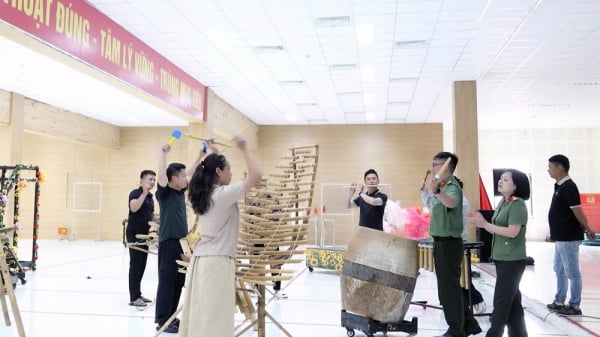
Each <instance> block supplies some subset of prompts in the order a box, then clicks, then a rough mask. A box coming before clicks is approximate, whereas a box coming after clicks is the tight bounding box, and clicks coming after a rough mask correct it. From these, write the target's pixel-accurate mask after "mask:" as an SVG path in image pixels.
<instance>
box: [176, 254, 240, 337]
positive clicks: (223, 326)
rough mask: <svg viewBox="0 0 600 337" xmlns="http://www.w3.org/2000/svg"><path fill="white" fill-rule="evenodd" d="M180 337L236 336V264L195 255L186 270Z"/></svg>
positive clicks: (218, 257) (229, 260)
mask: <svg viewBox="0 0 600 337" xmlns="http://www.w3.org/2000/svg"><path fill="white" fill-rule="evenodd" d="M183 300H184V302H183V310H182V312H181V322H180V324H179V336H180V337H204V336H206V337H216V336H218V337H233V335H234V321H233V319H234V307H235V262H234V260H233V259H232V258H231V257H228V256H194V257H192V260H191V261H190V265H189V266H188V269H187V274H186V280H185V295H184V299H183Z"/></svg>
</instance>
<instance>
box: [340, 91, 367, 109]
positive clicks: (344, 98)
mask: <svg viewBox="0 0 600 337" xmlns="http://www.w3.org/2000/svg"><path fill="white" fill-rule="evenodd" d="M338 99H339V101H340V106H341V107H342V110H343V111H344V112H349V111H364V110H365V101H364V98H363V95H362V94H361V93H348V94H340V95H338Z"/></svg>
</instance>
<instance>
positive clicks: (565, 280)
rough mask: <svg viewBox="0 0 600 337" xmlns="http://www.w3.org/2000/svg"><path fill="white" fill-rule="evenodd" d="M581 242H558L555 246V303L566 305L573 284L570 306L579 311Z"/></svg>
mask: <svg viewBox="0 0 600 337" xmlns="http://www.w3.org/2000/svg"><path fill="white" fill-rule="evenodd" d="M580 245H581V241H556V242H555V245H554V273H556V295H555V296H554V302H556V303H565V300H566V298H567V289H569V283H570V284H571V298H570V299H569V305H570V306H572V307H573V308H576V309H579V305H580V304H581V273H580V272H579V246H580Z"/></svg>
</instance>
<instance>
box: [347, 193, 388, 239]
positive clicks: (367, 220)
mask: <svg viewBox="0 0 600 337" xmlns="http://www.w3.org/2000/svg"><path fill="white" fill-rule="evenodd" d="M367 196H369V197H372V198H381V200H383V204H382V205H381V206H372V205H370V204H368V203H367V202H365V201H364V200H363V198H361V197H357V198H356V199H354V204H356V205H357V206H358V207H359V208H360V215H359V220H358V225H359V226H362V227H368V228H372V229H377V230H380V231H382V230H383V212H384V211H385V204H386V202H387V199H388V197H387V195H385V194H383V193H381V192H379V190H376V191H375V192H373V194H368V193H367Z"/></svg>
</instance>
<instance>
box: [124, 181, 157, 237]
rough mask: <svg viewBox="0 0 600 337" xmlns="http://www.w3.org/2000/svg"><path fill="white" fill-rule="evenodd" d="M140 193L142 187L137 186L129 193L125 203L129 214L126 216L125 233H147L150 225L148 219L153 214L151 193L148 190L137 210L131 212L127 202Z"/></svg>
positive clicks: (149, 219)
mask: <svg viewBox="0 0 600 337" xmlns="http://www.w3.org/2000/svg"><path fill="white" fill-rule="evenodd" d="M140 195H142V188H141V187H140V188H137V189H135V190H133V191H131V192H130V193H129V201H128V204H127V208H128V209H129V216H128V217H127V233H128V234H133V237H135V234H148V230H149V229H150V225H149V224H148V221H151V220H152V215H153V214H154V201H153V200H152V193H150V192H148V194H146V198H145V199H144V202H143V203H142V206H141V207H140V209H138V210H137V212H132V211H131V208H130V207H129V203H131V200H134V199H137V198H139V197H140Z"/></svg>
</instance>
